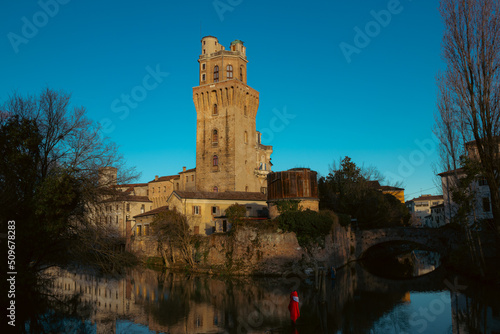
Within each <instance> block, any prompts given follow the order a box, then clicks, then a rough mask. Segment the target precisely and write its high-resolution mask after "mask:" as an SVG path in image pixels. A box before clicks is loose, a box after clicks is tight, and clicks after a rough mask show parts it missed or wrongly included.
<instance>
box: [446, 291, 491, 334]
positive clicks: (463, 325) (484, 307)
mask: <svg viewBox="0 0 500 334" xmlns="http://www.w3.org/2000/svg"><path fill="white" fill-rule="evenodd" d="M450 295H451V301H452V302H451V318H452V326H453V333H454V334H461V333H484V334H497V333H500V309H499V308H498V307H496V308H495V307H491V306H490V305H488V304H486V302H485V300H484V298H485V296H484V295H483V296H469V295H468V294H464V293H460V292H458V291H450ZM495 302H496V304H498V300H496V301H495Z"/></svg>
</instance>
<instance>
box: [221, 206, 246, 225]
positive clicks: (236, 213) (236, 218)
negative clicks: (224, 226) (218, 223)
mask: <svg viewBox="0 0 500 334" xmlns="http://www.w3.org/2000/svg"><path fill="white" fill-rule="evenodd" d="M225 212H226V217H227V220H228V221H229V222H230V223H231V228H238V226H239V225H240V224H241V222H242V221H243V218H244V217H245V216H246V213H247V210H246V208H245V206H244V205H241V204H238V203H235V204H232V205H230V206H229V207H228V208H227V209H226V210H225Z"/></svg>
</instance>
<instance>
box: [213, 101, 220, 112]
mask: <svg viewBox="0 0 500 334" xmlns="http://www.w3.org/2000/svg"><path fill="white" fill-rule="evenodd" d="M217 114H219V111H218V110H217V103H216V104H214V109H213V110H212V115H217Z"/></svg>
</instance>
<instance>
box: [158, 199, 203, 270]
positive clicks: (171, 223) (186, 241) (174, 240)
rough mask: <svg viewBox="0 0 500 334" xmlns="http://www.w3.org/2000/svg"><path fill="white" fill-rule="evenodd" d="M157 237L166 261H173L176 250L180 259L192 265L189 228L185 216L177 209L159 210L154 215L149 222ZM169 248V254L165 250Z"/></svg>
mask: <svg viewBox="0 0 500 334" xmlns="http://www.w3.org/2000/svg"><path fill="white" fill-rule="evenodd" d="M151 227H152V228H153V231H154V233H155V235H156V237H157V239H158V247H159V248H160V252H161V253H162V256H163V258H164V260H165V262H166V263H168V262H172V263H175V253H176V251H178V252H179V253H180V255H181V259H182V260H183V261H184V262H185V263H187V264H188V265H189V267H191V268H192V267H194V259H193V236H192V235H191V231H190V230H189V225H188V223H187V218H186V216H184V215H183V214H181V213H179V212H178V211H177V210H175V209H174V210H168V211H165V212H160V213H158V214H156V216H155V217H154V220H153V223H152V224H151ZM167 248H169V249H170V253H171V254H170V256H168V255H167V252H166V251H165V250H166V249H167Z"/></svg>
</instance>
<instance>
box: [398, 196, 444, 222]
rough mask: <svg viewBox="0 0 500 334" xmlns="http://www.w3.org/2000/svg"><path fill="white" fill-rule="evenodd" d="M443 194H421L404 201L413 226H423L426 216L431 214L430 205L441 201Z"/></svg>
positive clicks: (438, 203)
mask: <svg viewBox="0 0 500 334" xmlns="http://www.w3.org/2000/svg"><path fill="white" fill-rule="evenodd" d="M443 201H444V200H443V195H421V196H420V197H417V198H414V199H412V200H409V201H407V202H406V207H407V208H408V211H409V212H410V214H411V216H412V218H411V223H412V225H413V226H415V227H425V226H426V225H427V224H426V221H427V220H428V218H427V217H428V216H430V215H431V207H433V206H436V205H440V204H442V203H443Z"/></svg>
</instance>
